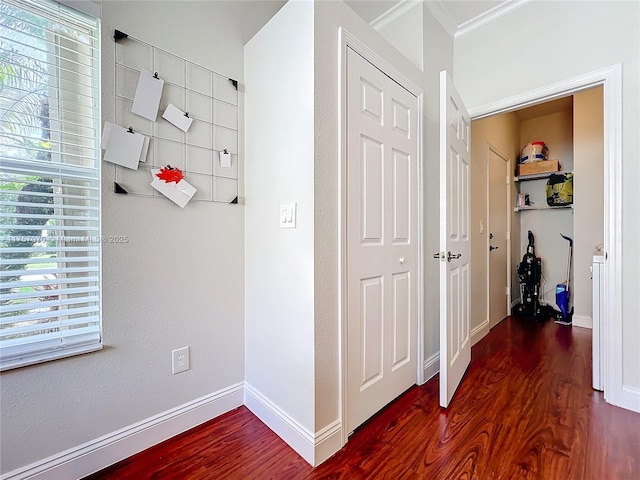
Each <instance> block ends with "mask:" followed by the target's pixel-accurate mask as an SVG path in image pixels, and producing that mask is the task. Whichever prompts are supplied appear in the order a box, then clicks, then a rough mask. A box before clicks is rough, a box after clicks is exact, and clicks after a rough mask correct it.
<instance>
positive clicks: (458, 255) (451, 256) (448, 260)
mask: <svg viewBox="0 0 640 480" xmlns="http://www.w3.org/2000/svg"><path fill="white" fill-rule="evenodd" d="M461 256H462V254H461V253H456V254H455V255H454V254H452V253H451V252H447V262H450V261H451V260H456V259H458V258H460V257H461Z"/></svg>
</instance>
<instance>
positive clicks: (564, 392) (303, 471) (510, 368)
mask: <svg viewBox="0 0 640 480" xmlns="http://www.w3.org/2000/svg"><path fill="white" fill-rule="evenodd" d="M88 478H90V479H91V480H98V479H256V480H262V479H277V480H279V479H296V480H297V479H309V480H313V479H349V480H360V479H392V480H399V479H407V480H414V479H429V480H438V479H443V480H450V479H466V480H494V479H495V480H497V479H505V480H511V479H550V480H572V479H575V480H583V479H593V480H606V479H611V480H627V479H629V480H638V479H640V414H637V413H633V412H629V411H627V410H624V409H620V408H617V407H613V406H611V405H609V404H607V403H605V401H604V399H603V396H602V393H601V392H596V391H594V390H592V389H591V331H590V330H585V329H581V328H572V327H564V326H560V325H557V324H554V323H553V322H547V323H545V324H541V323H534V322H532V321H531V320H526V319H523V318H516V317H510V318H507V319H506V320H504V321H503V322H502V323H500V324H499V325H498V326H497V327H496V328H494V329H493V330H492V331H491V332H490V333H489V334H488V335H487V336H486V337H485V338H484V339H482V340H481V341H480V342H479V343H478V344H477V345H476V346H474V347H473V350H472V361H471V365H470V366H469V369H468V372H467V374H466V376H465V378H464V380H463V382H462V384H461V385H460V387H459V389H458V392H457V393H456V395H455V397H454V399H453V401H452V403H451V405H450V407H449V409H447V410H442V409H441V408H440V406H439V405H438V378H437V376H436V377H435V378H433V379H431V380H430V381H429V382H427V383H426V384H425V385H422V386H419V387H418V386H416V387H413V388H411V389H410V390H408V391H407V392H405V393H404V394H403V395H402V396H401V397H399V398H398V399H396V400H395V401H394V402H393V403H392V404H390V405H389V406H387V407H386V408H385V409H384V410H382V411H381V412H379V413H378V414H377V415H376V416H375V417H373V418H372V419H371V420H369V421H368V422H367V423H365V424H364V425H363V426H361V427H360V428H359V429H358V430H357V431H356V432H355V433H354V434H353V435H352V437H351V438H350V440H349V442H348V443H347V445H346V446H345V447H344V448H343V449H342V450H340V451H339V452H338V453H336V454H335V455H334V456H333V457H332V458H330V459H329V460H327V461H326V462H325V463H323V464H322V465H320V466H319V467H316V468H315V469H313V468H311V467H310V466H309V465H308V464H307V463H306V462H305V461H304V460H302V459H301V458H300V457H299V456H298V455H297V454H296V453H295V452H293V450H291V449H290V448H289V447H288V446H287V445H286V444H285V443H284V442H283V441H282V440H280V439H279V438H278V437H277V436H276V435H275V434H274V433H273V432H271V431H270V430H269V429H268V428H267V427H266V426H265V425H263V424H262V423H261V422H260V421H259V420H258V419H257V418H256V417H255V416H253V414H252V413H251V412H249V411H248V410H247V409H246V408H245V407H241V408H238V409H236V410H233V411H231V412H229V413H227V414H225V415H222V416H221V417H218V418H216V419H214V420H212V421H210V422H207V423H205V424H203V425H201V426H199V427H196V428H194V429H193V430H190V431H188V432H186V433H184V434H182V435H179V436H177V437H175V438H172V439H170V440H167V441H166V442H164V443H162V444H160V445H157V446H155V447H152V448H150V449H148V450H146V451H144V452H142V453H139V454H137V455H135V456H133V457H131V458H128V459H126V460H123V461H122V462H120V463H118V464H116V465H114V466H111V467H109V468H107V469H105V470H103V471H101V472H98V473H97V474H94V475H92V476H90V477H88Z"/></svg>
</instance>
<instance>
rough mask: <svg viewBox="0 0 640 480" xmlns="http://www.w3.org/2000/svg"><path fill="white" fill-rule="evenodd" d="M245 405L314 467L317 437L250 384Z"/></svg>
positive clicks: (247, 388)
mask: <svg viewBox="0 0 640 480" xmlns="http://www.w3.org/2000/svg"><path fill="white" fill-rule="evenodd" d="M244 404H245V405H246V406H247V408H248V409H249V410H251V412H253V414H254V415H255V416H256V417H258V418H259V419H260V420H261V421H262V423H264V424H265V425H266V426H267V427H269V428H270V429H271V430H273V431H274V432H275V433H276V435H278V436H279V437H280V438H282V439H283V440H284V441H285V442H286V443H287V444H288V445H289V446H290V447H291V448H293V449H294V450H295V451H296V452H297V453H298V455H300V456H301V457H302V458H304V459H305V460H306V461H307V463H309V465H311V466H314V457H315V455H314V450H315V448H314V443H315V436H314V435H313V434H312V433H311V432H310V431H309V430H307V429H306V428H305V427H303V426H302V425H300V424H299V423H298V422H297V421H296V420H294V419H293V418H291V417H290V416H289V414H287V413H286V412H285V411H284V410H282V409H281V408H280V407H279V406H277V405H276V404H275V403H273V402H272V401H271V400H269V399H268V398H267V397H265V396H264V395H263V394H262V393H260V392H259V391H258V390H256V389H255V388H253V387H252V386H251V385H249V384H248V383H245V386H244Z"/></svg>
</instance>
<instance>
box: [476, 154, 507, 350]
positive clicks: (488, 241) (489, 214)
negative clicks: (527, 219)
mask: <svg viewBox="0 0 640 480" xmlns="http://www.w3.org/2000/svg"><path fill="white" fill-rule="evenodd" d="M485 147H486V149H485V150H486V152H485V162H486V167H487V168H486V175H487V182H486V187H487V232H491V208H490V207H491V205H490V190H491V185H489V181H490V175H489V169H490V168H491V165H490V158H489V154H490V153H491V152H493V153H495V154H496V155H497V156H498V157H500V158H501V159H502V160H504V163H506V165H505V167H506V168H505V170H506V171H507V172H509V173H508V175H507V177H506V179H505V181H506V182H507V197H506V198H505V199H504V201H505V212H503V213H504V214H505V216H506V220H507V221H506V232H505V234H506V235H507V238H506V239H505V245H506V247H507V249H506V250H507V251H506V254H505V255H506V256H507V265H506V266H507V270H506V272H505V276H506V279H505V286H506V288H507V293H506V295H505V296H506V297H507V298H506V299H505V300H504V302H506V305H509V304H511V217H512V209H511V188H512V183H513V182H511V175H512V173H511V172H513V170H512V168H513V167H512V162H511V159H510V158H509V157H508V156H507V155H505V154H504V153H502V151H500V149H499V148H498V147H496V146H495V145H494V144H493V143H491V142H486V145H485ZM485 238H486V242H487V243H486V247H485V248H486V250H485V252H486V257H485V262H486V265H487V283H486V285H487V319H488V321H489V329H491V328H493V327H495V325H491V318H490V315H489V314H490V312H491V295H490V286H491V269H490V264H491V259H490V258H489V256H490V255H491V250H490V246H491V239H490V238H489V235H485ZM510 314H511V312H510V311H509V308H508V307H507V316H509V315H510ZM500 321H502V319H500V320H499V321H498V322H497V323H496V325H497V324H498V323H500ZM485 335H486V334H485ZM483 336H484V335H483ZM472 338H473V334H472ZM480 338H482V337H480ZM478 340H480V339H478ZM476 342H477V340H476V341H473V340H472V342H471V345H475V344H476Z"/></svg>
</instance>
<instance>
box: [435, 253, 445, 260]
mask: <svg viewBox="0 0 640 480" xmlns="http://www.w3.org/2000/svg"><path fill="white" fill-rule="evenodd" d="M433 258H437V259H441V258H444V253H442V252H436V253H434V254H433Z"/></svg>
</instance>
